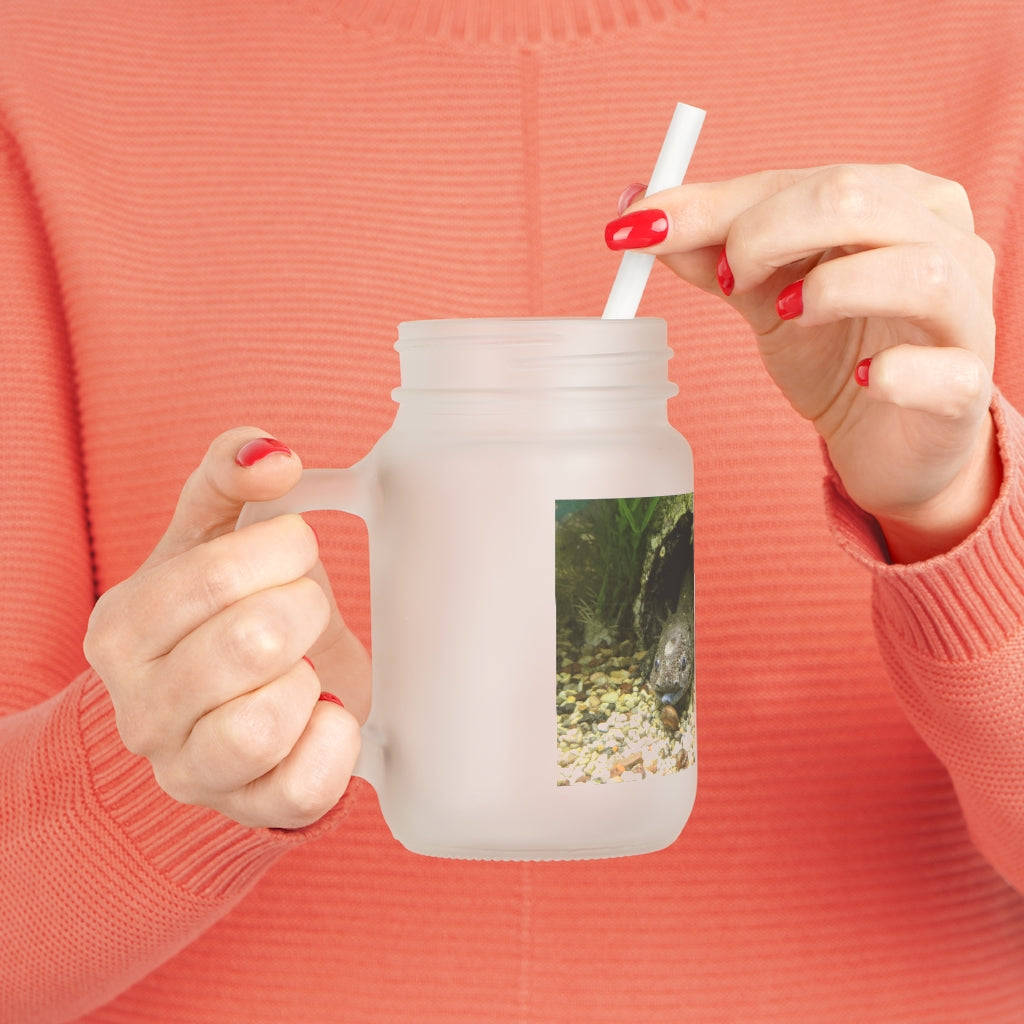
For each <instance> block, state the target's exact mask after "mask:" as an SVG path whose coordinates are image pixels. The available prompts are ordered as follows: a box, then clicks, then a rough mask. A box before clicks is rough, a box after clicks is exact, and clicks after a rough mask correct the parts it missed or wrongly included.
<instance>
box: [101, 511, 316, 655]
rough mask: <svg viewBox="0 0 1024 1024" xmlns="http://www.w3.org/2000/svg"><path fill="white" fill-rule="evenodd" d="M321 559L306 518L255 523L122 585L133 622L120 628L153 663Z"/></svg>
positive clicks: (122, 603) (124, 637) (146, 570)
mask: <svg viewBox="0 0 1024 1024" xmlns="http://www.w3.org/2000/svg"><path fill="white" fill-rule="evenodd" d="M318 559H319V545H318V543H317V539H316V534H315V533H314V532H313V530H312V529H311V528H310V527H309V525H308V524H307V523H306V522H305V521H304V520H303V519H302V517H301V516H299V515H295V514H288V515H282V516H278V517H277V518H275V519H268V520H266V521H265V522H260V523H253V524H252V525H251V526H247V527H245V528H244V529H242V530H238V531H236V532H232V533H226V534H223V535H221V536H219V537H215V538H213V539H212V540H209V541H206V542H204V543H202V544H199V545H197V546H196V547H194V548H190V549H189V550H188V551H185V552H182V553H181V554H179V555H176V556H174V557H172V558H169V559H167V560H166V561H163V562H159V563H157V564H155V565H153V566H150V567H148V568H143V569H141V570H140V571H139V572H138V573H136V575H135V576H132V577H131V578H130V579H128V580H126V581H125V582H124V583H122V584H120V587H121V588H124V589H125V591H127V592H126V593H123V594H122V600H121V601H119V602H118V605H119V607H120V608H124V607H125V606H128V607H130V608H132V610H133V614H132V615H131V617H130V620H128V621H125V622H121V623H118V624H117V625H116V627H115V628H116V630H117V632H118V633H119V635H120V637H121V640H122V643H125V644H130V645H131V647H132V649H133V651H134V652H135V660H142V661H153V660H156V659H157V658H161V657H163V656H164V655H166V654H167V653H168V652H170V651H171V650H173V649H174V647H176V646H177V644H178V643H179V642H180V641H181V640H182V639H184V637H186V636H188V635H189V634H190V633H191V632H193V630H195V629H197V628H198V627H199V626H201V625H202V624H203V623H204V622H206V621H208V620H209V619H211V618H212V617H213V616H214V615H216V614H217V613H218V612H220V611H223V610H224V609H225V608H228V607H230V606H231V605H232V604H235V603H236V602H238V601H240V600H242V599H243V598H245V597H247V596H249V595H250V594H254V593H257V592H258V591H261V590H269V589H270V588H272V587H279V586H283V585H284V584H286V583H291V582H293V581H294V580H297V579H299V578H300V577H302V576H306V575H308V574H309V573H310V572H311V571H312V570H313V568H314V567H315V566H316V564H317V561H318Z"/></svg>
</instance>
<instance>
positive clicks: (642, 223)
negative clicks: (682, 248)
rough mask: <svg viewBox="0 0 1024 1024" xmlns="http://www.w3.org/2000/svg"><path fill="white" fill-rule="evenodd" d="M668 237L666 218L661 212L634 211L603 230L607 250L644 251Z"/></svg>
mask: <svg viewBox="0 0 1024 1024" xmlns="http://www.w3.org/2000/svg"><path fill="white" fill-rule="evenodd" d="M667 237H668V217H666V216H665V213H664V211H663V210H636V211H634V212H633V213H627V214H626V216H625V217H619V218H618V220H613V221H612V222H611V223H610V224H609V225H608V226H607V227H606V228H605V229H604V240H605V242H606V243H607V245H608V248H609V249H615V250H616V251H618V250H620V249H646V248H647V247H648V246H651V245H657V244H658V243H659V242H664V241H665V239H666V238H667Z"/></svg>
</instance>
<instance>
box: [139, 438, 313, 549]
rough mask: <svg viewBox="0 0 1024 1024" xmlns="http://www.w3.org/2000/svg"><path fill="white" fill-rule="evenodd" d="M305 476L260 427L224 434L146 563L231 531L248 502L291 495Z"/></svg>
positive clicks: (289, 452) (283, 447)
mask: <svg viewBox="0 0 1024 1024" xmlns="http://www.w3.org/2000/svg"><path fill="white" fill-rule="evenodd" d="M301 473H302V462H301V461H300V459H299V457H298V456H297V455H296V454H295V453H294V452H293V451H292V450H291V449H290V448H289V447H288V446H287V445H286V444H284V443H283V442H281V441H278V440H276V439H275V438H273V437H271V436H269V435H268V434H266V433H264V432H263V431H261V430H259V429H258V428H257V427H237V428H235V429H234V430H229V431H227V432H226V433H223V434H221V435H220V436H219V437H218V438H216V440H214V442H213V443H212V444H211V445H210V447H209V449H208V450H207V452H206V455H205V456H204V457H203V461H202V462H200V463H199V465H198V467H197V468H196V469H195V471H194V472H193V473H192V475H191V476H190V477H189V478H188V480H187V481H186V482H185V486H184V487H183V488H182V491H181V495H180V497H179V498H178V504H177V507H176V508H175V510H174V516H173V517H172V519H171V523H170V525H169V526H168V528H167V532H166V533H165V534H164V535H163V537H162V538H161V540H160V542H159V543H158V544H157V546H156V548H154V550H153V553H152V554H151V555H150V556H149V558H148V559H147V560H146V565H156V564H159V563H160V562H165V561H167V560H168V559H170V558H173V557H174V556H175V555H179V554H181V553H182V552H184V551H188V550H191V549H192V548H194V547H196V546H197V545H199V544H203V543H205V542H206V541H208V540H212V539H213V538H214V537H219V536H220V535H221V534H224V533H229V532H230V531H231V530H233V529H234V526H235V522H236V520H237V519H238V514H239V512H241V510H242V506H243V505H244V504H245V503H246V502H248V501H269V500H270V499H272V498H279V497H281V496H282V495H283V494H287V492H288V491H290V490H291V489H292V488H293V487H294V486H295V484H296V483H298V480H299V476H300V474H301Z"/></svg>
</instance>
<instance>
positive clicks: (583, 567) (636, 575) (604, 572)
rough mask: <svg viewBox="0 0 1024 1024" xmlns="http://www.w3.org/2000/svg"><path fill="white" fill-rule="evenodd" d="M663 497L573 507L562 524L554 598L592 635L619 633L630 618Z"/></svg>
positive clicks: (619, 499) (626, 499)
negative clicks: (647, 540)
mask: <svg viewBox="0 0 1024 1024" xmlns="http://www.w3.org/2000/svg"><path fill="white" fill-rule="evenodd" d="M661 500H662V499H661V498H660V497H648V498H608V499H595V500H593V501H588V502H585V503H574V505H573V507H572V509H571V512H570V513H569V514H567V515H565V516H564V517H563V518H561V519H560V520H559V522H558V528H559V531H560V536H559V543H558V547H557V549H556V552H557V557H556V565H557V570H556V600H557V601H558V604H559V607H560V609H563V610H566V611H567V610H569V609H571V610H572V614H573V616H574V618H575V619H576V621H577V622H578V623H579V624H580V626H581V627H584V628H585V632H586V633H587V634H589V635H590V636H607V635H610V634H616V635H621V633H622V627H623V626H625V625H627V624H630V623H631V620H632V607H633V603H634V601H635V600H636V597H637V594H638V593H639V588H640V580H641V574H642V570H643V562H644V542H645V535H646V533H647V530H648V527H649V526H650V524H651V521H652V519H653V518H654V515H655V512H656V511H657V508H658V504H659V502H660V501H661Z"/></svg>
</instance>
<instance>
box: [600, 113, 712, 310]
mask: <svg viewBox="0 0 1024 1024" xmlns="http://www.w3.org/2000/svg"><path fill="white" fill-rule="evenodd" d="M703 124H704V111H703V110H701V109H700V108H699V107H691V106H689V105H688V104H686V103H677V104H676V109H675V113H674V114H673V115H672V120H671V122H670V123H669V126H668V132H666V134H665V141H664V142H663V143H662V144H661V152H660V153H659V154H658V159H657V162H656V163H655V165H654V170H653V172H652V173H651V180H650V183H649V184H648V186H647V194H648V195H654V193H655V192H661V191H662V190H664V189H666V188H675V186H677V185H681V184H682V183H683V176H684V175H685V174H686V168H687V167H688V166H689V164H690V157H691V156H693V151H694V149H695V148H696V146H697V136H699V135H700V130H701V127H702V125H703ZM653 266H654V257H653V256H652V255H651V254H650V253H649V252H633V251H631V250H628V249H627V250H626V251H625V252H624V253H623V254H622V262H621V263H620V264H619V272H618V273H617V274H616V275H615V281H614V282H613V283H612V290H611V292H610V293H609V295H608V302H607V303H606V304H605V307H604V312H603V313H602V314H601V316H602V318H603V319H605V320H629V319H630V318H632V317H634V316H636V311H637V307H638V306H639V305H640V300H641V298H643V294H644V287H645V286H646V284H647V278H648V277H649V276H650V273H651V267H653Z"/></svg>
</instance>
